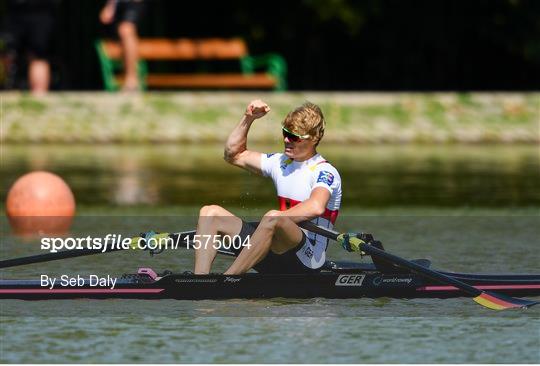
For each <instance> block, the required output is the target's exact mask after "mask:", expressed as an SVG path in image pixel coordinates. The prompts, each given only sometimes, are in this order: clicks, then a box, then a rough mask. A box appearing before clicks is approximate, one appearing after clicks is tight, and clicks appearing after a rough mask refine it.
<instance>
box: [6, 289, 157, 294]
mask: <svg viewBox="0 0 540 366" xmlns="http://www.w3.org/2000/svg"><path fill="white" fill-rule="evenodd" d="M161 291H164V289H162V288H142V289H135V288H134V289H131V288H120V289H67V288H64V289H62V288H60V289H52V290H51V289H4V290H0V294H157V293H160V292H161Z"/></svg>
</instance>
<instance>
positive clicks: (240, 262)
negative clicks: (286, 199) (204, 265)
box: [225, 211, 303, 275]
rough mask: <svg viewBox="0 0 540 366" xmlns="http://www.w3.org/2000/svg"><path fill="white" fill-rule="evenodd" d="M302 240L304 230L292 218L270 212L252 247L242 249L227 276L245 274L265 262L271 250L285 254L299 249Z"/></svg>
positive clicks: (263, 220)
mask: <svg viewBox="0 0 540 366" xmlns="http://www.w3.org/2000/svg"><path fill="white" fill-rule="evenodd" d="M302 239H303V233H302V230H301V229H300V228H299V227H298V225H296V223H295V222H294V221H293V220H291V218H289V217H286V216H280V215H279V211H269V212H268V213H267V214H266V215H264V217H263V218H262V220H261V222H260V223H259V226H258V227H257V230H255V233H253V235H252V236H251V240H250V244H251V246H250V247H249V248H248V247H245V248H244V249H242V252H241V253H240V255H239V256H238V258H236V260H235V261H234V262H233V264H232V265H231V266H230V267H229V269H228V270H227V271H226V272H225V274H228V275H236V274H242V273H245V272H247V271H248V270H249V269H251V268H253V266H255V265H256V264H257V263H259V262H260V261H261V260H263V259H264V257H266V255H268V252H269V251H270V250H272V252H273V253H276V254H283V253H285V252H287V251H288V250H290V249H293V248H295V247H297V246H298V244H299V243H300V242H301V241H302Z"/></svg>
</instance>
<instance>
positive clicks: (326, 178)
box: [317, 170, 334, 186]
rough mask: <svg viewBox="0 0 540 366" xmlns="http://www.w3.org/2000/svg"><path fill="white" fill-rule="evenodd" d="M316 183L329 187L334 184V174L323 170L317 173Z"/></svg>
mask: <svg viewBox="0 0 540 366" xmlns="http://www.w3.org/2000/svg"><path fill="white" fill-rule="evenodd" d="M317 183H326V184H328V185H329V186H331V185H332V183H334V174H332V173H330V172H329V171H326V170H323V171H321V172H320V173H319V178H317Z"/></svg>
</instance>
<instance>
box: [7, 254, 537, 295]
mask: <svg viewBox="0 0 540 366" xmlns="http://www.w3.org/2000/svg"><path fill="white" fill-rule="evenodd" d="M415 262H416V263H419V264H420V265H423V266H426V267H428V266H429V261H427V260H416V261H415ZM437 272H439V273H443V274H445V275H447V276H449V277H451V278H454V279H457V280H460V281H463V282H465V283H467V284H469V285H471V286H473V287H475V288H477V289H479V290H489V291H497V292H498V293H501V294H505V295H508V296H517V297H522V296H540V274H538V275H516V274H511V275H501V274H464V273H451V272H441V271H437ZM463 296H467V294H465V293H463V292H462V291H460V290H459V289H458V288H456V287H454V286H448V285H442V284H441V283H439V282H436V281H432V280H429V279H426V278H425V277H423V276H420V275H417V274H414V273H407V272H402V271H395V272H393V271H391V272H385V271H381V270H379V269H377V267H376V266H374V265H373V264H371V263H351V262H330V261H329V262H327V263H326V264H325V267H324V270H323V271H321V272H320V273H315V274H260V273H247V274H244V275H239V276H227V275H223V274H210V275H194V274H190V273H184V274H174V273H170V272H166V273H164V274H159V275H158V274H156V273H155V272H154V271H153V270H151V269H149V268H141V269H139V271H138V272H137V273H134V274H126V275H123V276H121V277H120V278H118V280H117V281H116V283H115V286H114V288H110V287H109V286H106V285H95V284H92V283H91V282H90V280H89V279H84V281H83V282H81V283H79V284H72V285H67V284H66V285H56V286H55V287H54V288H52V289H50V288H48V287H46V286H42V285H41V282H40V281H39V280H1V281H0V298H2V299H24V300H49V299H77V298H85V299H109V298H125V299H149V300H150V299H154V300H155V299H177V300H200V299H233V298H250V299H253V298H274V297H283V298H316V297H322V298H361V297H370V298H377V297H391V298H452V297H463Z"/></svg>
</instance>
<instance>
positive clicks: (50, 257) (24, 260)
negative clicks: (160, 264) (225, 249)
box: [0, 230, 227, 268]
mask: <svg viewBox="0 0 540 366" xmlns="http://www.w3.org/2000/svg"><path fill="white" fill-rule="evenodd" d="M150 233H151V235H150V236H148V233H147V234H146V237H147V238H149V237H155V238H156V239H159V238H163V237H169V238H171V239H172V240H173V241H174V242H178V243H180V244H182V245H184V246H186V245H187V241H186V239H187V238H191V237H193V235H195V230H191V231H184V232H179V233H170V234H169V233H160V234H155V233H153V232H150ZM139 239H141V236H136V237H133V238H131V243H132V244H136V243H137V240H139ZM118 250H124V248H123V247H122V246H119V245H118V246H117V245H111V246H110V247H108V248H106V250H100V249H88V248H85V249H72V250H64V251H61V252H57V253H45V254H38V255H31V256H28V257H20V258H13V259H4V260H2V261H0V268H9V267H15V266H23V265H26V264H33V263H41V262H49V261H55V260H59V259H66V258H76V257H84V256H87V255H94V254H101V253H110V252H116V251H118ZM150 253H152V251H151V252H150ZM223 254H227V253H223Z"/></svg>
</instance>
